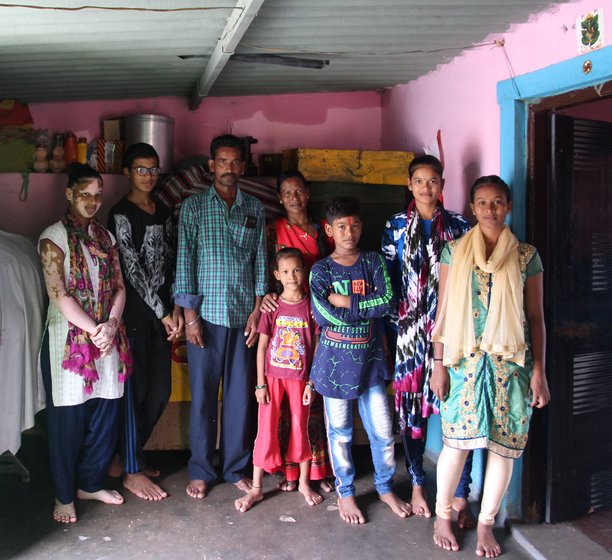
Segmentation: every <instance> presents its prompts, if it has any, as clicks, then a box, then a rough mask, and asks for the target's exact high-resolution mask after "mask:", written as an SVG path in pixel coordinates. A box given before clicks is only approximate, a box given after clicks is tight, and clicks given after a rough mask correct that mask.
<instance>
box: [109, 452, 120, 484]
mask: <svg viewBox="0 0 612 560" xmlns="http://www.w3.org/2000/svg"><path fill="white" fill-rule="evenodd" d="M106 474H108V476H110V477H111V478H119V477H120V476H121V475H122V474H123V462H122V461H121V457H119V454H117V455H115V456H114V457H113V460H112V461H111V464H110V465H108V469H106Z"/></svg>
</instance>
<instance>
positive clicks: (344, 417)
mask: <svg viewBox="0 0 612 560" xmlns="http://www.w3.org/2000/svg"><path fill="white" fill-rule="evenodd" d="M323 402H324V405H325V422H326V425H327V437H328V439H329V451H330V459H331V465H332V469H333V470H334V476H335V477H336V492H338V495H339V496H340V497H341V498H348V497H349V496H354V495H355V485H354V481H355V464H354V463H353V455H352V452H351V445H352V443H353V401H352V400H343V399H332V398H330V397H323ZM357 404H358V406H359V415H360V416H361V421H362V422H363V427H364V428H365V430H366V432H367V434H368V438H369V440H370V449H371V450H372V461H373V463H374V485H375V486H376V491H377V492H378V493H379V494H380V495H383V494H388V493H389V492H391V487H392V485H393V475H395V458H394V456H393V433H392V426H391V414H390V413H389V401H388V400H387V391H386V389H385V385H384V383H382V382H381V383H379V384H378V385H374V386H373V387H370V388H369V389H366V390H365V391H364V392H363V393H362V394H361V395H359V398H358V399H357Z"/></svg>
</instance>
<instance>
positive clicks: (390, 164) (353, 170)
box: [283, 148, 414, 186]
mask: <svg viewBox="0 0 612 560" xmlns="http://www.w3.org/2000/svg"><path fill="white" fill-rule="evenodd" d="M413 158H414V153H413V152H398V151H394V152H390V151H382V150H322V149H309V148H296V149H293V150H285V151H284V152H283V169H285V170H287V169H298V170H299V171H301V172H302V173H303V174H304V177H306V180H307V181H326V182H327V181H329V182H343V183H366V184H371V185H401V186H405V185H406V178H407V177H408V165H409V163H410V162H411V161H412V159H413Z"/></svg>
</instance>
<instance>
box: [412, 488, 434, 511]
mask: <svg viewBox="0 0 612 560" xmlns="http://www.w3.org/2000/svg"><path fill="white" fill-rule="evenodd" d="M410 505H411V506H412V513H414V515H418V516H420V517H427V518H429V517H431V510H430V509H429V504H428V503H427V495H426V494H425V488H424V487H423V486H413V487H412V498H411V499H410Z"/></svg>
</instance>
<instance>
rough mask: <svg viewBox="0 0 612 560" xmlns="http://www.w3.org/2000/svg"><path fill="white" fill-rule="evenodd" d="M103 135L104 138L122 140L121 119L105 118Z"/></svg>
mask: <svg viewBox="0 0 612 560" xmlns="http://www.w3.org/2000/svg"><path fill="white" fill-rule="evenodd" d="M102 137H103V138H104V140H121V119H120V118H115V119H105V120H103V121H102Z"/></svg>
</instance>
